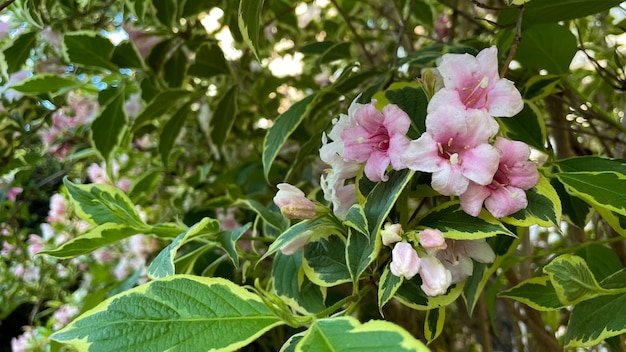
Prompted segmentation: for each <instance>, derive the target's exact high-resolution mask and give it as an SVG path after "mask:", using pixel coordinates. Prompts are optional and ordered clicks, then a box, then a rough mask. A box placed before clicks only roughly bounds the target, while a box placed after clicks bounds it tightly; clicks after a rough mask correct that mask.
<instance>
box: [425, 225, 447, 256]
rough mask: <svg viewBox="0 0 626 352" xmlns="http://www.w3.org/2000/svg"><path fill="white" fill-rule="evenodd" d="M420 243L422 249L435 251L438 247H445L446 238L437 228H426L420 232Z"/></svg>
mask: <svg viewBox="0 0 626 352" xmlns="http://www.w3.org/2000/svg"><path fill="white" fill-rule="evenodd" d="M420 244H421V245H422V247H424V249H426V250H427V251H431V252H436V251H438V250H440V249H446V247H447V246H448V245H447V244H446V239H445V238H444V237H443V233H441V231H439V230H434V229H427V230H424V231H422V232H421V233H420Z"/></svg>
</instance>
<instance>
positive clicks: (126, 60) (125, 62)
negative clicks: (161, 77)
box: [111, 40, 144, 69]
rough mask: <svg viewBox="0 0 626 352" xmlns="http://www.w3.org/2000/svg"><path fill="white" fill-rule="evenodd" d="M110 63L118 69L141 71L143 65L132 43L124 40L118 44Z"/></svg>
mask: <svg viewBox="0 0 626 352" xmlns="http://www.w3.org/2000/svg"><path fill="white" fill-rule="evenodd" d="M111 62H113V63H114V64H116V65H117V66H119V67H126V68H138V69H143V68H144V63H143V59H142V58H141V55H140V54H139V51H138V50H137V47H136V46H135V44H133V42H132V41H130V40H126V41H123V42H121V43H119V44H118V45H117V46H116V47H115V50H113V56H112V57H111Z"/></svg>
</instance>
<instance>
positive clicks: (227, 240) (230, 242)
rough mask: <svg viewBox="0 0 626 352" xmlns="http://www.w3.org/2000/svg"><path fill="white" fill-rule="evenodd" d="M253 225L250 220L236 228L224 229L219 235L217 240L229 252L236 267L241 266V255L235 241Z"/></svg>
mask: <svg viewBox="0 0 626 352" xmlns="http://www.w3.org/2000/svg"><path fill="white" fill-rule="evenodd" d="M251 225H252V223H250V222H249V223H247V224H245V225H243V226H241V227H239V228H237V229H235V230H228V231H222V232H220V233H219V234H218V235H217V240H218V241H219V242H220V244H221V245H222V248H223V249H224V250H225V251H226V253H228V256H229V257H230V259H231V260H232V261H233V264H234V265H235V267H236V268H238V267H239V255H238V254H237V248H235V242H237V240H238V239H239V238H240V237H241V236H242V235H243V234H244V233H245V232H246V231H248V229H249V228H250V226H251Z"/></svg>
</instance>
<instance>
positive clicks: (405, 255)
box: [389, 242, 420, 280]
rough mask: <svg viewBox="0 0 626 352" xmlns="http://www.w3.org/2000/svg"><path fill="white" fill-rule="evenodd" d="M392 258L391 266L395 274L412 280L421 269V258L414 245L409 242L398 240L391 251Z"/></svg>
mask: <svg viewBox="0 0 626 352" xmlns="http://www.w3.org/2000/svg"><path fill="white" fill-rule="evenodd" d="M391 255H392V258H393V259H392V260H391V265H390V266H389V268H390V269H391V273H392V274H394V275H395V276H404V278H405V279H407V280H411V279H412V278H413V276H415V275H417V273H418V271H419V270H420V258H419V257H418V256H417V252H416V251H415V249H413V246H412V245H411V244H410V243H407V242H398V243H396V245H395V246H394V247H393V251H392V252H391Z"/></svg>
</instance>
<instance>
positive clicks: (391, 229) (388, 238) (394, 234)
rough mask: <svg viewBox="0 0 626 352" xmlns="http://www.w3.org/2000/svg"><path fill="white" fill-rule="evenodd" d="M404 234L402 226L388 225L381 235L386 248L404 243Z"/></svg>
mask: <svg viewBox="0 0 626 352" xmlns="http://www.w3.org/2000/svg"><path fill="white" fill-rule="evenodd" d="M401 233H402V225H400V224H392V223H389V222H388V223H386V224H385V228H384V229H382V230H381V231H380V235H381V237H382V240H383V244H384V245H385V246H389V245H391V244H393V243H396V242H400V241H402V237H401V236H400V234H401Z"/></svg>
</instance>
